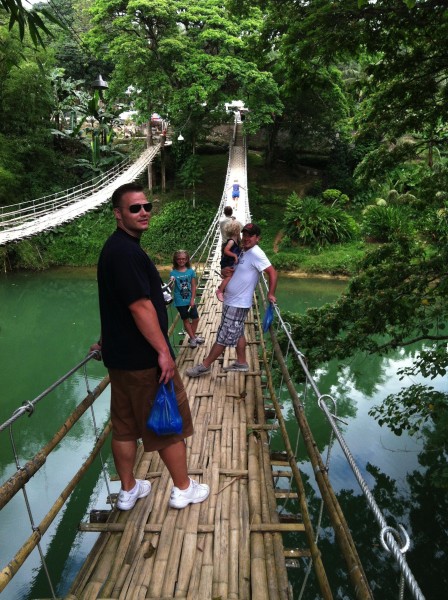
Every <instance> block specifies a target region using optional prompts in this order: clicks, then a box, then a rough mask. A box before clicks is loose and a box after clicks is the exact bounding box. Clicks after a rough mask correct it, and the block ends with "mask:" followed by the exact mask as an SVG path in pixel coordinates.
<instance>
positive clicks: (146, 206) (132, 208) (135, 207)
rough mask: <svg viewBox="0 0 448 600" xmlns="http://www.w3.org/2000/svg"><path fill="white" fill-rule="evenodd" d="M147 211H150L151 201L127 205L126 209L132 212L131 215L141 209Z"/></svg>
mask: <svg viewBox="0 0 448 600" xmlns="http://www.w3.org/2000/svg"><path fill="white" fill-rule="evenodd" d="M121 208H124V207H123V206H122V207H121ZM142 208H143V210H144V211H145V212H147V213H149V212H151V211H152V204H151V202H147V203H146V204H131V205H130V206H128V210H129V212H130V213H132V214H133V215H136V214H137V213H139V212H140V211H141V210H142Z"/></svg>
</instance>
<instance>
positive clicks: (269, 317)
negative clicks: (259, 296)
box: [263, 302, 274, 333]
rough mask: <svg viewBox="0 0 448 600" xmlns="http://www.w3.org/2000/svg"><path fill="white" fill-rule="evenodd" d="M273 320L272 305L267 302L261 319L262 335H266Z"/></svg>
mask: <svg viewBox="0 0 448 600" xmlns="http://www.w3.org/2000/svg"><path fill="white" fill-rule="evenodd" d="M273 320H274V305H273V304H272V302H269V305H268V307H267V309H266V312H265V313H264V318H263V333H266V332H267V331H268V330H269V327H270V326H271V324H272V321H273Z"/></svg>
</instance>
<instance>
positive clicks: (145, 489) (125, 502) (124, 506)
mask: <svg viewBox="0 0 448 600" xmlns="http://www.w3.org/2000/svg"><path fill="white" fill-rule="evenodd" d="M135 481H136V484H135V485H134V487H133V488H132V490H130V491H129V492H126V491H125V490H120V493H119V494H118V500H117V508H119V509H120V510H131V508H134V506H135V503H136V502H137V500H138V499H139V498H145V496H147V495H148V494H149V492H150V491H151V484H150V483H149V481H144V480H143V479H136V480H135Z"/></svg>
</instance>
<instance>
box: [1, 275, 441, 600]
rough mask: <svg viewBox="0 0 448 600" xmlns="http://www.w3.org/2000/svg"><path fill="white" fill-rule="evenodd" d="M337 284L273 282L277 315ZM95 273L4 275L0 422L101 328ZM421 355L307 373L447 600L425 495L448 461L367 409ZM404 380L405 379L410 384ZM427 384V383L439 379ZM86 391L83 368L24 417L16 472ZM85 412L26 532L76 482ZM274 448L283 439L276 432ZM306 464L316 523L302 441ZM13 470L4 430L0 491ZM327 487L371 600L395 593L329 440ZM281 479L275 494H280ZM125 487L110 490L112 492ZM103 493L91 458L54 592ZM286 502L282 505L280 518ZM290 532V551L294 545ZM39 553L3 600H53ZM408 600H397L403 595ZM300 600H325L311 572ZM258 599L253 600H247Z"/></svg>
mask: <svg viewBox="0 0 448 600" xmlns="http://www.w3.org/2000/svg"><path fill="white" fill-rule="evenodd" d="M344 287H345V283H344V282H341V281H335V280H326V279H301V278H294V277H285V276H283V277H281V278H280V282H279V286H278V294H277V297H278V302H279V306H280V308H281V310H282V311H283V310H294V311H298V312H301V311H304V310H306V308H308V307H313V306H320V305H322V304H323V303H325V302H329V301H331V300H332V299H334V298H336V297H337V296H338V295H339V294H340V293H341V292H342V291H343V290H344ZM96 292H97V291H96V280H95V272H94V270H90V269H86V270H82V269H77V270H57V271H49V272H44V273H39V274H31V273H18V274H10V275H4V276H2V277H0V306H1V311H0V357H1V360H0V384H1V402H0V423H3V422H4V421H6V420H7V419H8V418H9V417H10V416H11V415H12V413H13V411H14V410H15V409H16V408H17V407H19V406H20V405H21V404H22V403H23V402H25V401H27V400H32V399H34V398H35V397H36V396H37V395H38V394H40V393H41V392H42V391H43V390H44V389H46V388H47V387H48V386H49V385H51V384H52V383H53V382H54V381H56V380H57V379H58V378H59V377H61V375H63V374H64V373H66V372H67V371H68V370H69V369H71V368H72V367H73V366H74V365H75V364H76V363H78V362H80V361H81V360H82V359H83V357H84V356H85V355H86V353H87V350H88V348H89V345H90V344H91V343H92V342H93V341H95V340H96V339H97V337H98V333H99V320H98V311H97V293H96ZM418 351H419V347H418V346H416V347H413V348H410V349H407V350H406V351H402V352H397V353H396V354H395V355H389V356H388V357H387V358H384V357H383V358H379V357H365V356H364V355H363V356H357V357H355V358H354V359H353V360H351V361H350V362H347V363H346V364H344V365H342V366H341V365H339V366H338V365H337V364H336V363H330V364H328V365H325V366H323V367H322V368H321V369H319V370H318V371H317V372H316V373H315V378H316V381H317V384H318V386H319V389H320V391H321V392H322V393H329V394H332V395H333V397H334V398H335V399H336V400H337V405H338V415H339V416H341V417H343V418H344V421H345V424H341V430H342V432H343V435H344V437H345V439H346V441H347V443H348V445H349V447H350V449H351V452H352V454H353V455H354V456H355V458H356V461H357V465H358V467H359V469H360V471H361V473H362V474H363V476H364V478H365V479H366V480H367V482H368V484H369V487H370V489H371V490H372V491H373V493H374V495H375V498H376V500H377V502H378V504H379V506H380V508H381V510H382V512H383V514H384V516H385V518H386V520H387V521H388V524H390V525H392V526H397V524H399V523H402V524H403V525H404V526H405V527H406V528H407V529H408V531H409V533H410V535H411V540H412V546H411V550H410V551H409V552H408V554H407V560H408V563H409V565H410V566H411V568H412V571H413V573H414V575H415V577H416V579H417V581H418V583H419V585H420V587H421V589H422V590H423V593H424V594H425V596H426V598H427V599H428V600H439V599H440V600H442V598H443V599H445V598H446V589H447V587H448V574H447V573H448V569H447V549H448V543H447V539H448V538H447V533H448V511H447V495H446V494H444V493H442V492H441V491H438V490H437V489H435V488H433V487H432V485H431V483H430V476H431V473H432V470H433V467H434V466H435V465H436V464H437V462H440V461H441V460H445V461H446V457H440V456H437V455H435V453H434V452H431V446H430V440H429V438H421V439H417V438H410V437H409V436H407V435H402V436H400V437H397V436H395V435H393V434H392V433H391V432H390V431H389V430H388V429H385V428H381V427H379V426H378V424H377V423H376V421H374V420H373V418H372V417H370V416H369V415H368V411H369V409H370V408H371V407H372V406H373V405H374V404H378V403H380V402H381V400H382V399H383V398H384V397H385V396H387V395H388V394H390V393H391V392H393V391H397V390H398V389H399V388H400V386H401V385H402V383H401V382H399V381H398V378H397V376H396V372H397V369H398V368H399V367H401V366H403V365H405V364H407V363H409V362H410V360H411V357H412V356H413V355H415V353H416V352H418ZM86 371H87V377H88V385H89V387H90V389H93V388H94V387H95V385H96V384H97V383H98V382H99V381H100V380H101V379H102V378H103V376H104V374H105V371H104V368H103V366H102V364H100V363H97V362H94V361H90V363H89V364H88V366H87V370H86ZM404 383H405V384H406V381H405V382H404ZM433 384H434V382H433ZM435 386H436V387H437V388H438V389H445V390H446V389H447V384H446V381H444V380H442V379H439V380H436V382H435ZM278 394H279V396H280V400H281V402H282V405H283V411H284V415H285V417H286V418H287V423H288V431H289V433H290V436H291V440H292V442H293V444H295V443H296V439H297V425H296V423H295V420H294V415H293V411H292V407H291V403H290V401H289V400H288V398H287V395H286V393H285V390H284V389H283V388H282V389H279V391H278ZM85 395H86V381H85V377H84V372H83V371H79V372H78V373H77V374H76V375H74V376H73V377H71V378H70V379H69V380H68V381H66V382H64V383H63V384H62V385H61V386H60V387H59V388H58V389H57V390H55V391H54V392H52V393H51V394H50V395H49V396H48V397H46V398H45V399H43V400H42V401H40V402H39V403H38V405H37V409H36V411H35V413H34V414H33V415H32V416H31V417H30V418H29V417H28V416H25V417H22V418H21V419H20V421H19V422H18V423H16V424H15V425H14V427H13V430H14V440H15V444H16V447H17V451H18V454H19V457H20V458H19V460H20V464H23V463H25V462H26V461H27V460H28V459H29V458H30V457H32V456H33V455H34V454H35V453H36V452H37V451H38V450H39V449H40V448H41V446H43V445H44V444H45V443H46V442H47V441H48V439H49V438H50V437H51V436H52V435H53V434H54V432H55V431H56V430H57V429H58V428H59V426H60V425H61V423H62V422H63V421H64V420H65V419H66V417H67V416H68V415H69V414H70V412H71V411H72V410H73V409H74V408H75V406H76V405H77V404H78V403H79V401H80V400H81V399H82V398H83V397H84V396H85ZM108 403H109V394H108V391H107V390H106V392H105V393H103V394H102V396H101V397H100V399H99V400H98V401H97V402H96V403H95V417H96V421H97V425H98V427H99V428H101V427H102V425H103V424H104V423H105V422H106V420H107V416H108ZM305 406H306V414H307V417H308V420H309V422H310V423H311V427H312V430H313V434H314V437H315V440H316V442H317V444H318V447H319V450H320V451H321V452H322V453H323V455H324V458H325V456H326V451H327V448H328V442H329V427H328V425H327V424H326V422H325V419H324V417H323V415H322V413H321V411H320V409H319V408H318V407H317V406H316V404H315V402H314V399H311V398H310V400H309V401H307V402H306V404H305ZM93 438H94V431H93V424H92V416H91V413H86V414H85V415H84V416H83V417H82V419H81V421H80V422H79V423H78V424H77V425H76V426H75V427H74V429H73V431H72V432H71V434H70V435H69V438H68V441H67V442H66V443H64V444H62V445H60V446H58V448H57V449H56V451H54V452H53V453H52V454H51V456H50V457H49V458H48V460H47V462H46V465H45V467H44V468H43V469H41V471H40V472H39V473H38V474H37V475H36V476H34V477H33V478H32V480H31V482H30V483H29V484H28V485H27V493H28V500H29V504H30V506H31V510H32V514H33V520H34V524H35V525H38V524H39V523H40V521H41V520H42V518H43V516H44V515H45V514H46V512H47V511H48V509H49V507H50V506H51V505H52V504H53V503H54V502H55V501H56V499H57V497H58V495H59V493H60V491H61V490H62V488H63V487H64V486H65V485H66V484H67V483H68V481H69V480H70V479H71V477H73V475H74V474H75V472H76V471H77V469H78V468H79V466H80V465H81V463H82V462H83V460H85V458H86V457H87V455H88V453H89V451H90V449H91V447H92V445H93ZM272 445H273V446H274V447H279V448H280V447H281V444H280V443H279V441H278V440H277V438H276V437H275V436H274V438H273V440H272ZM297 452H298V460H299V463H300V468H301V470H302V473H303V477H304V480H305V482H306V486H307V490H308V494H309V498H310V509H311V512H312V514H313V516H315V518H316V519H317V514H318V511H319V506H320V503H319V500H318V493H317V489H316V485H315V484H314V478H313V476H312V473H311V471H310V468H309V466H308V463H307V461H306V458H305V456H304V452H303V448H302V446H301V444H300V441H299V443H298V446H297ZM103 456H104V459H105V461H106V466H107V468H108V469H109V470H110V471H111V472H113V466H112V464H111V459H110V455H109V448H108V447H107V448H106V449H105V451H104V453H103ZM14 471H15V461H14V455H13V451H12V449H11V444H10V440H9V434H8V431H4V432H2V433H1V434H0V474H1V479H0V481H1V483H3V482H4V481H5V480H6V479H7V478H8V477H9V476H11V474H12V473H13V472H14ZM330 479H331V482H332V484H333V486H334V488H335V490H336V492H337V493H338V495H339V498H340V502H341V504H342V507H343V510H344V512H345V514H346V517H347V520H348V523H349V526H350V528H351V530H352V533H353V537H354V539H355V542H356V544H357V547H358V551H359V554H360V556H361V560H362V562H363V564H364V567H365V569H366V572H367V577H368V579H369V582H370V584H371V586H372V589H373V591H374V594H375V598H378V599H380V600H388V599H389V598H390V599H391V600H392V599H394V598H398V580H399V577H398V575H397V573H396V570H395V569H394V566H393V561H392V559H391V558H390V557H389V556H388V555H387V554H386V552H385V551H384V550H383V549H382V547H381V545H380V543H379V538H378V533H379V528H378V525H377V524H376V521H375V520H374V518H373V515H372V513H371V511H370V510H369V508H368V507H367V505H366V502H365V500H364V497H363V496H362V494H361V492H360V489H359V486H358V484H357V483H356V481H355V478H354V476H353V474H352V472H351V470H350V468H349V467H348V465H347V463H346V461H345V459H344V457H343V454H342V452H341V450H340V449H339V446H338V444H337V442H336V443H335V444H333V448H332V451H331V461H330ZM285 486H286V482H284V485H282V486H281V487H285ZM118 489H119V483H117V482H112V484H111V491H112V492H116V491H118ZM106 496H107V490H106V486H105V483H104V480H103V478H102V476H101V462H100V460H99V459H98V460H96V461H95V463H94V465H93V466H92V468H90V470H89V472H88V474H87V476H86V477H85V478H84V479H83V481H82V483H81V484H80V486H78V488H77V489H76V491H75V492H74V493H73V494H72V495H71V497H70V499H69V501H68V502H67V504H66V506H65V507H64V508H63V510H62V511H61V512H60V513H59V515H58V517H57V518H56V519H55V521H54V523H53V524H52V525H51V527H50V529H49V532H48V533H47V534H46V536H45V537H44V541H43V543H42V548H43V551H44V553H45V555H46V560H47V564H48V568H49V571H50V574H51V576H52V579H53V583H54V586H55V592H56V595H57V596H59V597H62V596H63V595H64V594H65V593H66V592H67V591H68V589H69V585H70V582H71V581H72V580H73V577H74V575H75V574H76V572H77V570H78V569H79V567H80V566H81V564H82V562H83V561H84V559H85V557H86V555H87V553H88V552H89V550H90V548H91V547H92V545H93V543H94V541H95V539H96V534H91V533H84V534H80V533H78V532H77V524H78V523H79V522H80V521H83V520H86V518H87V517H86V515H87V513H88V511H89V510H90V509H92V508H99V509H102V508H104V509H106V508H108V505H107V504H106ZM294 509H295V507H294V505H291V504H286V505H285V507H284V511H285V512H289V511H291V512H293V510H294ZM0 532H1V534H0V566H1V568H3V567H4V566H5V565H6V564H7V563H8V562H9V560H11V558H12V557H13V556H14V554H15V552H16V551H17V549H18V548H19V547H20V546H21V545H22V543H23V542H24V541H25V540H26V539H27V538H28V537H29V536H30V534H31V527H30V523H29V518H28V513H27V510H26V505H25V502H24V498H23V495H22V493H18V494H17V495H16V496H15V498H14V499H13V500H12V501H11V502H10V503H9V504H8V505H7V506H6V507H4V508H3V510H2V511H1V513H0ZM321 534H322V535H321V541H320V547H321V550H322V554H323V556H324V564H325V566H326V568H327V571H328V574H329V577H330V582H331V586H332V589H333V593H334V597H335V598H341V599H348V598H354V594H353V592H352V591H351V588H350V587H349V586H348V585H347V583H346V581H345V578H344V576H343V574H342V566H343V565H342V563H341V560H340V558H339V556H338V552H336V550H335V543H334V537H333V535H332V532H331V530H330V529H329V528H328V523H327V521H326V520H325V519H324V520H323V523H322V532H321ZM301 545H302V541H301V539H300V538H298V539H297V540H296V539H295V538H294V536H290V538H289V539H288V546H290V547H300V546H301ZM40 565H41V563H40V558H39V554H38V552H37V550H35V551H33V553H32V554H31V556H30V558H29V559H28V561H27V563H26V565H25V566H24V567H23V568H22V569H21V571H20V572H19V573H18V574H17V575H16V576H15V577H14V579H13V580H12V582H11V583H10V584H9V585H8V586H7V587H6V589H5V590H4V591H3V592H2V593H1V594H0V597H1V598H2V599H3V598H4V599H5V600H6V599H7V600H30V599H37V598H50V597H51V592H50V590H49V587H48V584H47V580H46V577H45V576H44V574H43V571H42V569H41V566H40ZM302 577H303V570H298V571H295V572H292V573H291V580H292V581H293V583H294V597H295V598H297V597H298V596H299V590H300V586H301V580H302ZM410 597H411V596H410V594H409V593H408V592H406V594H405V598H410ZM303 598H304V599H308V600H314V599H317V598H319V594H318V592H317V591H316V587H315V582H314V578H313V575H311V577H310V580H309V582H308V586H307V588H306V591H305V593H304V594H303ZM254 600H255V599H254Z"/></svg>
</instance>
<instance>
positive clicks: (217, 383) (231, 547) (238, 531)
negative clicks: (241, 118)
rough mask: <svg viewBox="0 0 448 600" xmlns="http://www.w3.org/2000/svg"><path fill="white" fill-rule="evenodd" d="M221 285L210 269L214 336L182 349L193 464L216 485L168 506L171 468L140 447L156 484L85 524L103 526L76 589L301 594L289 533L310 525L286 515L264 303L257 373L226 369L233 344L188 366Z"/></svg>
mask: <svg viewBox="0 0 448 600" xmlns="http://www.w3.org/2000/svg"><path fill="white" fill-rule="evenodd" d="M211 273H213V270H212V271H211ZM216 285H217V281H216V278H214V277H213V276H210V279H209V280H208V282H207V284H206V286H205V289H204V293H203V295H202V298H203V300H202V302H201V305H200V314H201V320H200V331H199V332H198V333H201V335H203V336H204V337H205V338H206V343H205V344H204V346H202V347H198V348H195V349H190V348H189V347H188V346H186V345H183V346H182V347H181V348H180V349H179V352H178V358H177V363H178V368H179V371H180V373H181V374H182V375H183V378H184V384H185V387H186V389H187V393H188V396H189V400H190V407H191V412H192V416H193V420H194V425H195V433H194V435H193V436H192V437H191V438H189V439H188V440H187V457H188V466H189V473H190V475H193V476H194V477H195V478H196V479H197V480H198V481H200V482H205V483H208V484H209V485H210V496H209V498H208V499H207V500H206V501H205V502H203V503H202V504H196V505H190V506H188V507H187V508H185V509H183V510H176V509H171V508H169V507H168V499H169V496H170V492H171V487H172V481H171V478H170V476H169V474H168V471H167V470H166V468H165V467H164V465H163V463H162V462H161V460H160V458H159V456H158V454H157V453H145V452H143V451H142V449H141V448H140V452H139V454H138V457H137V463H136V467H135V474H136V477H139V478H146V479H148V480H149V481H151V483H152V491H151V494H150V495H149V496H148V497H147V498H144V499H141V500H139V501H138V502H137V504H136V506H135V507H134V509H133V510H131V511H128V512H121V511H119V510H116V509H114V510H112V512H111V513H110V515H109V519H108V522H107V523H104V524H98V525H95V524H85V525H83V526H82V528H83V529H84V530H90V531H101V532H102V533H101V535H100V536H99V538H98V540H97V542H96V544H95V546H94V548H93V550H92V552H91V553H90V555H89V556H88V558H87V560H86V562H85V564H84V566H83V567H82V569H81V571H80V573H79V574H78V576H77V578H76V580H75V582H74V583H73V585H72V587H71V590H70V593H69V594H68V596H67V598H70V599H74V598H76V599H83V600H84V599H93V598H122V599H126V600H134V599H137V598H138V599H140V598H158V599H168V598H179V599H181V598H185V599H186V598H188V599H195V600H197V599H200V600H206V599H212V598H221V599H222V600H224V599H230V598H234V599H243V598H247V599H248V598H254V599H257V600H264V599H266V600H268V599H270V600H272V599H274V598H279V599H288V598H291V597H292V594H291V590H290V585H289V583H288V577H287V569H286V563H285V554H287V555H288V553H287V552H286V551H285V549H284V546H283V539H282V533H283V532H285V531H296V532H302V531H303V530H304V526H303V524H302V523H300V522H295V523H280V522H279V517H278V511H277V501H276V490H275V487H274V480H273V475H272V468H273V465H272V462H271V458H270V452H269V443H268V430H269V429H271V428H272V427H273V425H272V424H267V423H266V421H265V409H264V398H263V393H264V390H265V386H264V385H263V383H262V363H261V362H260V359H259V344H258V341H259V338H260V333H259V319H258V314H257V313H256V311H254V310H252V311H251V312H250V313H249V317H248V320H247V322H246V336H247V340H248V347H247V348H248V362H249V367H250V370H249V372H248V373H235V372H229V373H225V372H223V371H222V365H223V363H224V365H225V364H227V362H229V361H232V360H234V358H235V356H234V349H230V350H226V353H225V355H224V357H223V360H222V361H221V362H219V361H216V363H215V364H214V365H213V367H212V373H211V374H208V375H206V376H205V377H202V378H199V379H189V378H188V377H185V376H184V372H185V369H186V368H188V367H189V366H191V365H192V364H197V363H198V362H200V361H201V360H202V359H203V358H204V356H205V355H206V354H207V352H208V349H209V348H210V346H211V344H212V343H213V342H214V341H215V337H216V330H217V327H218V324H219V321H220V317H221V307H222V305H221V304H220V303H219V302H218V301H217V299H216V297H215V294H214V290H215V288H216ZM185 343H186V341H185V342H184V344H185ZM285 468H287V465H285ZM277 496H278V497H281V493H279V492H277ZM304 543H305V538H304ZM306 552H307V551H306V550H305V552H304V553H306Z"/></svg>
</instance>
